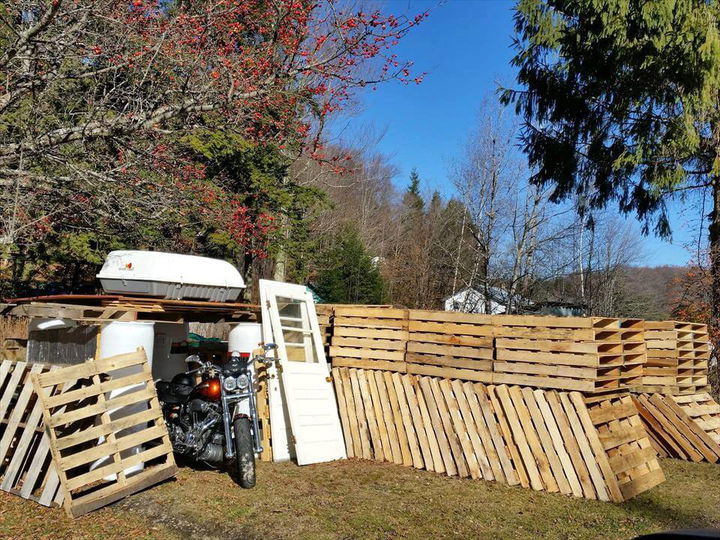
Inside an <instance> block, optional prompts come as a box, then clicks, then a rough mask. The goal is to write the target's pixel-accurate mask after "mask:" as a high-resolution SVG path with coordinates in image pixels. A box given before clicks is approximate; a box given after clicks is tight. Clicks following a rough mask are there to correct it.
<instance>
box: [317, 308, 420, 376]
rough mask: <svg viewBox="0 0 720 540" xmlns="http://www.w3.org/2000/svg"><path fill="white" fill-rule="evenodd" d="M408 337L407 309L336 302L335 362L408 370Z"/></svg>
mask: <svg viewBox="0 0 720 540" xmlns="http://www.w3.org/2000/svg"><path fill="white" fill-rule="evenodd" d="M407 339H408V312H407V310H406V309H394V308H386V307H371V306H368V307H354V306H352V307H341V306H336V307H335V316H334V319H333V335H332V341H331V346H330V357H331V358H332V365H333V366H339V367H340V366H346V367H357V368H364V369H383V370H389V371H399V372H402V373H405V371H406V368H405V349H406V345H407Z"/></svg>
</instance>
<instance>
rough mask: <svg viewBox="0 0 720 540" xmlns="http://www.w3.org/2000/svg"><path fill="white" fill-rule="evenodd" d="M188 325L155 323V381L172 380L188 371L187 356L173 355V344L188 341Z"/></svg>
mask: <svg viewBox="0 0 720 540" xmlns="http://www.w3.org/2000/svg"><path fill="white" fill-rule="evenodd" d="M189 326H190V325H189V324H188V323H182V324H177V323H155V344H154V345H155V346H154V350H153V357H152V374H153V379H162V380H163V381H169V380H172V378H173V377H174V376H175V375H177V374H178V373H182V372H184V371H186V370H187V364H186V363H185V358H187V355H186V354H172V352H171V351H172V344H173V343H180V342H182V341H186V340H187V337H188V332H189Z"/></svg>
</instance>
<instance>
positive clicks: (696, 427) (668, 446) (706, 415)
mask: <svg viewBox="0 0 720 540" xmlns="http://www.w3.org/2000/svg"><path fill="white" fill-rule="evenodd" d="M633 400H634V402H635V405H636V407H637V409H638V410H639V412H640V415H641V416H642V419H643V422H644V423H645V427H646V428H647V431H648V433H649V434H650V437H651V442H652V444H653V447H654V448H655V450H656V451H657V452H658V454H659V455H661V456H663V457H672V458H676V459H684V460H687V461H695V462H700V461H709V462H710V463H717V462H718V461H719V460H720V405H718V404H717V403H716V402H715V401H714V400H713V399H712V398H711V397H710V396H709V395H708V394H697V395H684V396H668V395H663V394H658V393H655V394H637V395H633Z"/></svg>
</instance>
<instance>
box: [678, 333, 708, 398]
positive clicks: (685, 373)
mask: <svg viewBox="0 0 720 540" xmlns="http://www.w3.org/2000/svg"><path fill="white" fill-rule="evenodd" d="M675 331H676V332H677V349H678V377H677V384H678V388H679V390H680V393H681V394H692V393H697V392H706V391H708V366H709V362H710V343H709V341H710V340H709V335H708V328H707V325H705V324H698V323H688V322H679V321H676V322H675Z"/></svg>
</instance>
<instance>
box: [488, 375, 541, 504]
mask: <svg viewBox="0 0 720 540" xmlns="http://www.w3.org/2000/svg"><path fill="white" fill-rule="evenodd" d="M495 394H496V395H497V397H498V399H499V401H500V403H501V404H502V410H503V413H504V415H505V418H506V419H507V421H508V424H509V426H510V429H511V431H512V437H513V440H514V441H515V443H516V445H517V448H518V450H519V452H520V456H522V463H523V465H524V467H525V470H526V471H527V473H528V477H529V480H530V486H531V487H532V488H533V489H535V490H539V491H540V490H543V489H545V485H544V483H543V480H542V477H541V475H540V471H539V470H538V467H537V465H536V464H535V456H534V455H533V453H532V451H531V450H530V446H529V444H528V442H527V439H526V437H525V431H524V430H523V427H522V424H521V422H520V419H519V416H518V414H517V411H516V410H515V405H514V403H513V400H512V399H511V396H510V393H509V391H508V387H507V386H496V387H495Z"/></svg>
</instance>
